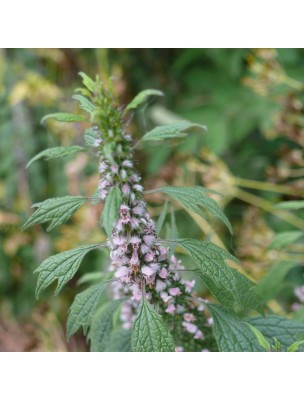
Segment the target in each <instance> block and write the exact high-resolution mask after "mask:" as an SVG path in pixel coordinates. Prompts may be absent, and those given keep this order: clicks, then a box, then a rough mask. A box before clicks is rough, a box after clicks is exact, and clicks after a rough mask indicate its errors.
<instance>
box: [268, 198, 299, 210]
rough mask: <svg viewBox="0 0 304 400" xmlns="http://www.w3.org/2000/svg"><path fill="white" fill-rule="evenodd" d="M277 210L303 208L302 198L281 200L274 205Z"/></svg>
mask: <svg viewBox="0 0 304 400" xmlns="http://www.w3.org/2000/svg"><path fill="white" fill-rule="evenodd" d="M274 208H277V209H279V210H300V209H302V208H304V200H291V201H282V202H281V203H278V204H276V205H275V206H274Z"/></svg>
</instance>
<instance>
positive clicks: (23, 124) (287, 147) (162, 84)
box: [0, 49, 304, 351]
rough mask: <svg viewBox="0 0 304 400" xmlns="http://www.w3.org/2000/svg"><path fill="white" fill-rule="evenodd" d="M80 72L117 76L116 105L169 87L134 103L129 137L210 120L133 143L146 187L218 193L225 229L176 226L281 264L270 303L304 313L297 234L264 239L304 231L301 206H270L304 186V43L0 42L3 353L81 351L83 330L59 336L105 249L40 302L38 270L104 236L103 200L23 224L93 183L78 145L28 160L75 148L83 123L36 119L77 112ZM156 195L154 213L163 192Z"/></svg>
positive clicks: (260, 261)
mask: <svg viewBox="0 0 304 400" xmlns="http://www.w3.org/2000/svg"><path fill="white" fill-rule="evenodd" d="M79 71H84V72H85V73H87V74H88V75H91V76H93V77H94V76H95V75H96V74H99V75H100V76H101V77H102V78H104V79H109V77H112V79H113V82H114V88H115V93H116V95H117V97H118V98H119V100H120V101H121V103H122V104H127V102H128V101H130V100H131V99H132V98H133V97H134V96H135V95H136V94H137V93H138V92H139V91H141V90H143V89H146V88H155V89H160V90H162V91H163V92H165V95H166V96H165V97H164V98H163V99H161V100H160V101H159V100H158V101H157V102H156V101H154V102H151V104H150V107H149V108H144V109H142V110H140V111H139V112H137V113H136V115H135V118H134V120H133V122H132V125H131V126H130V129H131V128H132V129H133V132H135V136H136V135H138V136H139V135H141V134H142V133H143V132H145V131H146V130H147V129H149V128H151V127H153V126H155V125H157V124H164V123H169V122H173V121H174V120H176V119H180V118H183V119H189V120H191V121H194V122H198V123H203V124H205V125H207V126H208V132H207V133H204V134H197V135H196V134H194V135H191V136H189V138H187V140H186V141H184V142H183V143H182V144H179V143H174V145H172V146H158V147H157V148H155V147H151V148H149V149H142V151H141V152H138V154H136V159H137V162H138V168H139V170H140V172H141V173H142V174H143V177H144V182H145V186H146V187H148V188H152V187H159V186H161V185H165V184H170V185H171V184H175V185H192V184H200V185H204V186H207V187H210V188H212V189H215V190H217V191H219V192H220V193H222V194H223V198H222V199H221V200H220V203H221V205H222V206H223V207H224V208H225V212H226V213H227V215H228V217H229V218H230V220H231V222H232V224H233V227H234V231H235V233H234V236H233V238H231V237H229V235H228V233H227V232H226V231H225V229H224V228H223V227H221V226H218V225H215V230H212V231H211V230H210V225H208V224H205V223H204V222H203V221H202V220H200V219H198V218H196V219H195V217H193V215H188V214H187V213H186V212H185V211H183V210H176V225H177V230H178V232H179V235H180V236H181V237H186V236H188V235H189V236H192V237H198V238H200V237H205V236H206V235H207V236H208V237H209V238H211V239H212V240H214V241H215V242H216V243H220V241H222V242H223V243H222V244H223V245H225V246H226V247H227V248H228V249H229V250H230V251H231V252H233V253H234V254H236V255H237V256H238V257H239V258H240V259H241V261H242V270H243V271H245V272H246V273H247V274H248V275H249V276H251V278H252V279H254V280H259V279H261V278H262V277H263V276H264V275H265V274H266V273H267V272H268V271H269V269H270V268H273V267H275V266H276V265H277V263H278V262H285V263H289V264H288V268H287V269H286V271H287V270H288V273H286V276H284V281H282V282H279V284H278V285H277V287H276V288H275V294H272V295H271V296H269V303H268V306H269V307H270V309H271V310H272V311H274V312H278V313H280V314H283V315H284V314H289V315H292V316H294V317H295V318H300V319H302V318H303V317H302V302H301V298H300V297H301V296H300V297H299V295H298V296H297V295H296V294H297V293H298V294H299V291H300V290H301V287H302V285H303V284H304V278H303V271H304V268H303V266H304V262H303V259H304V257H303V250H304V249H303V242H300V243H297V244H296V245H295V246H296V247H295V248H294V247H293V248H291V249H287V250H286V249H280V248H279V249H277V248H275V249H273V248H269V244H270V243H271V241H272V239H273V238H274V237H275V235H276V234H277V233H279V232H284V231H292V230H302V231H303V230H304V220H303V213H302V214H301V212H297V213H287V214H286V215H285V214H284V213H281V214H280V212H278V211H275V210H274V209H273V205H274V204H275V203H277V202H278V201H283V200H296V199H301V198H303V196H304V179H303V177H304V160H303V146H304V105H303V101H304V86H303V84H302V81H303V76H304V50H303V49H278V50H276V49H0V351H68V350H71V351H76V350H79V351H81V350H86V349H87V347H86V343H85V341H84V339H83V336H82V335H81V333H80V334H78V335H76V337H75V338H73V339H72V340H71V343H70V344H69V345H67V344H66V341H65V336H64V335H65V333H64V329H65V328H64V326H65V319H66V312H67V308H68V306H69V304H70V303H71V301H72V299H73V296H74V295H75V294H76V293H77V291H79V285H77V281H78V279H79V277H80V276H81V274H82V273H84V272H93V271H98V270H100V269H102V268H106V267H107V259H106V256H105V255H104V254H101V255H98V254H95V253H94V254H92V255H89V256H88V257H87V258H86V261H85V262H84V263H83V265H82V267H81V269H80V271H79V274H78V275H77V276H76V278H75V279H74V280H73V281H72V283H71V284H69V285H68V286H67V287H66V289H65V290H64V292H63V293H62V294H61V295H60V296H59V297H57V298H55V297H53V295H52V294H51V292H48V293H46V294H45V295H44V297H42V298H41V299H40V300H39V301H38V302H37V301H36V299H35V295H34V291H35V285H36V276H35V275H33V270H34V269H35V268H36V266H37V265H39V263H40V262H41V261H42V260H43V259H44V258H46V257H47V256H48V255H50V254H54V253H55V252H59V251H63V250H67V249H71V248H73V247H77V245H78V244H80V243H88V242H90V241H91V242H95V241H100V240H104V237H103V234H102V232H101V231H100V229H99V213H100V207H98V206H97V207H92V208H85V207H83V208H82V209H81V210H79V211H78V212H77V213H76V214H75V216H74V217H73V218H72V219H71V221H69V223H68V224H66V225H64V226H62V227H60V228H58V229H55V230H54V231H52V232H51V233H46V229H45V228H46V227H45V226H36V227H34V228H32V229H29V230H28V231H25V232H21V231H20V229H19V227H20V225H21V224H22V223H23V222H24V221H25V219H26V218H27V217H28V216H29V215H30V213H31V210H30V208H31V205H32V204H33V203H37V202H39V201H42V200H45V199H46V198H48V197H55V196H62V195H66V194H71V195H76V194H79V193H80V194H89V195H91V194H92V193H94V191H95V188H96V184H97V181H98V172H97V169H96V165H95V164H96V162H95V161H94V160H93V159H90V158H89V157H88V156H87V155H84V154H79V155H77V156H74V157H73V158H70V159H64V160H52V161H46V162H44V161H39V162H36V163H34V164H33V165H32V166H31V167H30V168H29V169H26V168H25V166H26V164H27V162H28V161H29V160H30V159H31V158H32V157H33V156H34V155H35V154H36V153H38V152H39V151H42V150H44V149H45V148H47V147H51V146H58V145H71V144H80V145H81V144H82V136H83V127H82V126H81V124H78V125H76V124H75V125H72V126H71V125H68V124H60V123H54V124H53V125H52V126H51V128H50V129H49V130H46V129H45V128H44V127H43V126H41V124H40V120H41V118H42V117H43V116H44V115H45V114H48V113H52V112H57V111H65V112H74V113H77V112H79V110H78V108H77V104H76V102H75V101H73V100H72V99H71V96H72V94H73V92H74V90H75V88H77V87H78V86H80V81H81V80H80V77H79V76H78V72H79ZM151 202H152V206H153V207H151V213H152V215H154V216H155V217H157V215H158V214H159V212H160V208H161V205H162V202H163V199H162V198H158V197H157V196H152V197H151ZM212 226H213V225H212ZM219 238H221V239H219ZM199 290H202V291H203V290H204V288H200V289H199ZM295 291H296V294H295ZM272 298H275V299H276V301H273V300H272ZM302 300H304V295H303V299H302Z"/></svg>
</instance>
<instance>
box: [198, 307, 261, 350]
mask: <svg viewBox="0 0 304 400" xmlns="http://www.w3.org/2000/svg"><path fill="white" fill-rule="evenodd" d="M206 306H207V307H208V309H209V311H210V312H211V314H212V318H213V323H214V326H213V332H214V337H215V340H216V342H217V345H218V348H219V351H222V352H262V351H263V348H262V347H261V346H260V344H259V343H258V341H257V339H256V337H255V335H254V334H253V332H252V330H251V329H250V327H249V325H248V324H245V323H244V322H243V320H242V319H241V318H239V317H238V316H237V315H235V314H231V313H229V312H227V311H226V310H225V309H224V308H223V307H221V306H218V305H215V304H210V303H208V304H206Z"/></svg>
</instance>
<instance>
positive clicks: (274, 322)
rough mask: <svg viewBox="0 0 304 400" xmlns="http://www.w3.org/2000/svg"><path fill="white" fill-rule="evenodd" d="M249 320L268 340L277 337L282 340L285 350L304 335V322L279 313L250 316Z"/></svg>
mask: <svg viewBox="0 0 304 400" xmlns="http://www.w3.org/2000/svg"><path fill="white" fill-rule="evenodd" d="M247 321H248V322H249V323H250V324H252V325H254V326H255V327H256V328H258V329H259V330H260V331H261V332H262V334H263V335H264V336H265V337H266V338H267V339H268V340H270V341H271V340H272V339H273V338H274V337H275V338H276V339H277V340H278V341H279V342H280V344H281V347H282V350H283V351H287V349H288V347H289V346H290V345H292V344H293V343H294V342H295V341H298V340H299V339H302V338H303V337H304V324H303V323H302V322H297V321H293V320H290V319H287V318H284V317H280V316H278V315H269V316H267V317H259V316H257V317H250V318H247ZM303 349H304V347H302V348H300V350H301V351H303Z"/></svg>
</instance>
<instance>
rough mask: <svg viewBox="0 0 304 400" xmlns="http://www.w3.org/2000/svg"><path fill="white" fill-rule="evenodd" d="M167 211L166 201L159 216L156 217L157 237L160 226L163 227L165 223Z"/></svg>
mask: <svg viewBox="0 0 304 400" xmlns="http://www.w3.org/2000/svg"><path fill="white" fill-rule="evenodd" d="M167 210H168V201H166V202H165V204H164V206H163V208H162V211H161V213H160V216H159V217H158V220H157V224H156V233H157V235H159V234H160V231H161V229H162V226H163V224H164V222H165V219H166V215H167Z"/></svg>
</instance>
